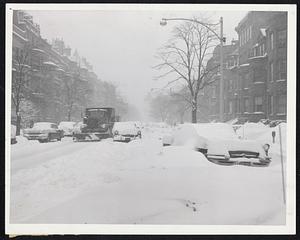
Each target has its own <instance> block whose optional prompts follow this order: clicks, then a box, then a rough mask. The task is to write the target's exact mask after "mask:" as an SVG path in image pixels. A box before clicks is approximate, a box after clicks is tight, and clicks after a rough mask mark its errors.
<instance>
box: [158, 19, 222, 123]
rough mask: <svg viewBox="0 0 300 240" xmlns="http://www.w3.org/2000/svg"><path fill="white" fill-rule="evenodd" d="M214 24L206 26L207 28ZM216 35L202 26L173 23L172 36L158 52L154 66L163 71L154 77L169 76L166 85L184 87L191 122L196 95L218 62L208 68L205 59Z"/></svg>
mask: <svg viewBox="0 0 300 240" xmlns="http://www.w3.org/2000/svg"><path fill="white" fill-rule="evenodd" d="M212 28H214V25H211V26H210V29H212ZM216 40H217V38H216V36H215V34H213V33H212V32H211V31H210V30H208V29H207V28H206V27H204V26H202V25H200V24H197V23H193V22H185V23H184V24H182V25H180V26H177V27H175V29H174V37H173V38H172V39H171V40H170V41H169V43H168V44H166V45H165V46H164V47H163V48H162V49H161V50H160V51H159V54H158V58H159V59H160V61H161V63H160V64H158V65H157V66H155V68H156V69H158V70H160V71H163V74H161V75H160V76H158V77H157V78H158V79H161V78H168V79H170V80H169V82H168V83H167V85H166V87H168V86H170V85H173V84H176V83H177V84H178V83H181V84H183V85H182V88H186V89H187V90H188V95H187V96H183V97H184V100H185V101H187V103H188V104H189V105H190V107H191V111H192V122H193V123H196V122H197V108H198V95H199V92H200V90H201V89H203V88H204V87H205V86H207V85H209V84H211V83H212V82H213V81H214V80H213V78H212V77H213V72H215V70H216V69H217V67H218V66H213V67H211V68H208V67H207V65H206V62H207V60H208V58H209V57H210V56H211V54H212V48H213V47H215V46H216Z"/></svg>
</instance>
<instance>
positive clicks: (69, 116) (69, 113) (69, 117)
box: [68, 111, 71, 122]
mask: <svg viewBox="0 0 300 240" xmlns="http://www.w3.org/2000/svg"><path fill="white" fill-rule="evenodd" d="M68 121H69V122H70V121H71V112H70V111H69V112H68Z"/></svg>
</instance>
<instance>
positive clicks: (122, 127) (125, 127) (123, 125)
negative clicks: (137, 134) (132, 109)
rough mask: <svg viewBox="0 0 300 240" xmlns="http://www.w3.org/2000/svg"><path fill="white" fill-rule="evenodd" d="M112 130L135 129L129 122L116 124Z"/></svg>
mask: <svg viewBox="0 0 300 240" xmlns="http://www.w3.org/2000/svg"><path fill="white" fill-rule="evenodd" d="M114 128H115V129H119V130H121V129H128V128H135V125H134V123H131V122H116V123H115V124H114Z"/></svg>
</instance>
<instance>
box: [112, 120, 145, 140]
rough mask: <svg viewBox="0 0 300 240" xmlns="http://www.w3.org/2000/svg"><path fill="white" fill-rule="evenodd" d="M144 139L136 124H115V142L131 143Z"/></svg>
mask: <svg viewBox="0 0 300 240" xmlns="http://www.w3.org/2000/svg"><path fill="white" fill-rule="evenodd" d="M136 138H142V133H141V129H140V127H138V126H137V124H136V123H134V122H115V124H114V127H113V140H114V141H115V142H130V141H131V140H134V139H136Z"/></svg>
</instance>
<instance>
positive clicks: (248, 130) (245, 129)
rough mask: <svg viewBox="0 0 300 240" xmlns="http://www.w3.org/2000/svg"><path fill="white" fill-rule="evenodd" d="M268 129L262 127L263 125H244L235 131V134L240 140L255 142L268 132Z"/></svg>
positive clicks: (264, 126)
mask: <svg viewBox="0 0 300 240" xmlns="http://www.w3.org/2000/svg"><path fill="white" fill-rule="evenodd" d="M269 129H270V127H268V126H266V125H264V124H263V123H260V122H259V123H249V122H247V123H245V124H244V125H242V126H241V127H240V128H238V129H237V130H236V133H237V135H238V136H239V137H241V138H242V139H249V140H254V139H255V140H256V139H257V138H258V137H260V136H261V135H264V134H265V133H266V132H268V131H269Z"/></svg>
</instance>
